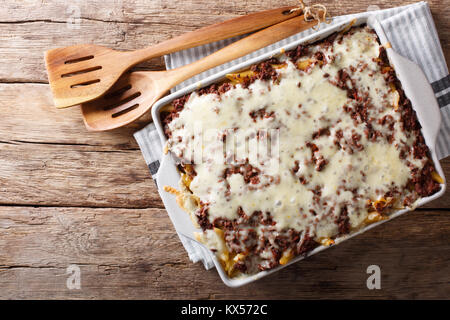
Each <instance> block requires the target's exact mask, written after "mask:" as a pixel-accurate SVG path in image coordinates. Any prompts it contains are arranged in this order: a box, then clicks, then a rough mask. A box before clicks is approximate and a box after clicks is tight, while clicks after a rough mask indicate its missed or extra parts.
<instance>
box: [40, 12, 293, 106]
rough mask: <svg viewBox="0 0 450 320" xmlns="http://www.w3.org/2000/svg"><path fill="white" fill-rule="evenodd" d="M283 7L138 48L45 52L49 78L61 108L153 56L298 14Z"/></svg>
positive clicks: (98, 93)
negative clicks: (129, 49) (151, 45)
mask: <svg viewBox="0 0 450 320" xmlns="http://www.w3.org/2000/svg"><path fill="white" fill-rule="evenodd" d="M293 8H294V7H283V8H279V9H273V10H267V11H262V12H258V13H253V14H250V15H247V16H243V17H238V18H235V19H231V20H227V21H225V22H222V23H218V24H215V25H212V26H208V27H205V28H202V29H199V30H196V31H192V32H189V33H186V34H184V35H181V36H179V37H176V38H173V39H170V40H167V41H164V42H162V43H159V44H157V45H154V46H153V47H148V48H145V49H141V50H137V51H116V50H112V49H109V48H105V47H101V46H97V45H90V44H84V45H74V46H70V47H65V48H58V49H52V50H49V51H47V52H46V53H45V64H46V67H47V73H48V79H49V83H50V87H51V90H52V93H53V100H54V102H55V105H56V107H57V108H65V107H70V106H73V105H77V104H81V103H83V102H87V101H90V100H93V99H96V98H98V97H100V96H101V95H102V94H104V93H105V92H106V91H107V90H108V89H109V88H111V86H112V85H113V84H114V83H115V82H116V81H117V80H118V79H119V77H120V76H121V75H122V74H123V73H124V72H125V71H126V70H128V69H129V68H130V67H132V66H134V65H136V64H138V63H140V62H142V61H145V60H149V59H151V58H155V57H159V56H162V55H164V54H168V53H171V52H175V51H179V50H183V49H187V48H192V47H196V46H199V45H202V44H206V43H210V42H214V41H218V40H223V39H226V38H231V37H234V36H238V35H242V34H246V33H249V32H253V31H256V30H260V29H263V28H266V27H268V26H271V25H274V24H277V23H279V22H282V21H285V20H288V19H290V18H293V17H295V16H298V15H299V14H300V13H301V12H300V10H297V11H294V12H291V9H293Z"/></svg>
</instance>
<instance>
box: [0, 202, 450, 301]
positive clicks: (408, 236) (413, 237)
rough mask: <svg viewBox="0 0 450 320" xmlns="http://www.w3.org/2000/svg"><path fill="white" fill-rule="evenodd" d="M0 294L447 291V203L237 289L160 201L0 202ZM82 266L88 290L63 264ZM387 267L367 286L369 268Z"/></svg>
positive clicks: (400, 294) (409, 294) (375, 294)
mask: <svg viewBox="0 0 450 320" xmlns="http://www.w3.org/2000/svg"><path fill="white" fill-rule="evenodd" d="M0 230H1V237H0V247H2V248H4V249H5V250H3V249H2V250H1V251H0V287H1V288H2V290H0V298H37V299H45V298H50V299H55V298H100V299H107V298H119V299H123V298H130V299H146V298H153V299H158V298H161V299H172V298H188V299H197V298H205V299H206V298H216V299H222V298H233V299H248V298H252V299H264V298H265V299H273V298H277V299H280V298H288V299H296V298H344V299H345V298H382V297H384V298H446V297H448V296H449V294H450V284H449V281H448V273H449V272H450V263H449V262H450V261H449V253H450V245H449V243H448V233H449V232H450V219H449V212H448V211H416V212H414V213H409V214H407V215H404V216H402V217H399V218H397V219H395V220H393V221H390V222H388V223H386V224H384V225H382V226H379V227H377V228H375V229H373V230H371V231H368V232H366V233H365V234H363V235H360V236H358V237H357V238H354V239H351V240H349V241H347V242H345V243H343V244H340V245H339V246H336V247H335V248H330V249H329V250H327V251H324V252H322V253H320V254H318V255H316V256H313V257H310V258H308V259H306V260H304V261H302V262H299V263H297V264H295V265H293V266H290V267H288V268H287V269H285V270H283V271H281V272H278V273H276V274H274V275H272V276H270V277H267V278H265V279H262V280H260V281H257V282H256V283H254V284H251V285H249V286H245V287H242V288H239V289H230V288H227V287H225V285H223V284H222V283H221V281H220V279H219V277H218V275H217V273H216V272H215V270H210V271H205V270H203V266H201V265H200V264H195V265H194V264H192V263H191V262H190V261H188V259H187V257H186V253H185V252H184V249H183V248H182V246H181V244H180V242H179V240H178V239H177V236H176V235H175V233H174V230H173V228H172V226H171V225H170V221H169V219H168V217H167V216H166V214H165V212H164V210H162V209H133V210H129V209H127V210H125V209H116V210H110V209H88V208H23V207H14V208H12V207H0ZM69 264H77V265H79V267H80V269H81V290H68V289H67V288H66V279H67V275H66V268H67V266H68V265H69ZM372 264H376V265H378V266H380V268H381V274H382V277H381V287H382V289H381V290H368V289H367V287H366V279H367V277H368V275H367V274H366V268H367V267H368V266H369V265H372Z"/></svg>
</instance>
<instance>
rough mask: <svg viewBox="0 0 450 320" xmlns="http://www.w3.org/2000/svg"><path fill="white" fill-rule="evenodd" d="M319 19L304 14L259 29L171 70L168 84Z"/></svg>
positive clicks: (171, 85)
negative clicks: (309, 19)
mask: <svg viewBox="0 0 450 320" xmlns="http://www.w3.org/2000/svg"><path fill="white" fill-rule="evenodd" d="M316 24H317V21H313V22H306V21H305V20H304V18H303V16H299V17H295V18H292V19H289V20H287V21H284V22H281V23H279V24H276V25H274V26H271V27H269V28H266V29H264V30H261V31H258V32H256V33H254V34H252V35H250V36H248V37H245V38H244V39H241V40H239V41H236V42H234V43H232V44H230V45H228V46H226V47H225V48H223V49H221V50H219V51H216V52H214V53H213V54H211V55H209V56H207V57H204V58H203V59H200V60H197V61H195V62H193V63H191V64H188V65H186V66H183V67H180V68H176V69H172V70H170V71H169V72H170V77H166V81H168V83H166V85H167V86H168V87H173V86H176V85H177V84H179V83H180V82H183V81H184V80H187V79H189V78H191V77H193V76H194V75H197V74H199V73H201V72H203V71H206V70H208V69H211V68H214V67H217V66H219V65H221V64H224V63H226V62H229V61H231V60H234V59H237V58H240V57H242V56H245V55H247V54H249V53H251V52H253V51H255V50H258V49H261V48H264V47H266V46H268V45H270V44H273V43H275V42H277V41H280V40H282V39H284V38H287V37H289V36H292V35H294V34H296V33H299V32H301V31H304V30H306V29H309V28H312V27H313V26H315V25H316Z"/></svg>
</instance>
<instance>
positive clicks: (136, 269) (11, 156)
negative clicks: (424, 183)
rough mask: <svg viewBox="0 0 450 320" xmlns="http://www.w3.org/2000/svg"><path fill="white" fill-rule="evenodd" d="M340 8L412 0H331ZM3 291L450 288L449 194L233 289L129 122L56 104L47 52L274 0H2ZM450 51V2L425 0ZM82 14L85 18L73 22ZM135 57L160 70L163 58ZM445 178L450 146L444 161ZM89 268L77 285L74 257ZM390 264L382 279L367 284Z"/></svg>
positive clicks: (246, 292)
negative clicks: (72, 279) (163, 190)
mask: <svg viewBox="0 0 450 320" xmlns="http://www.w3.org/2000/svg"><path fill="white" fill-rule="evenodd" d="M320 2H321V3H324V4H325V5H327V7H328V8H329V10H330V11H331V13H332V14H333V15H340V14H345V13H356V12H360V11H366V10H367V8H368V6H369V5H372V6H373V5H377V6H379V7H380V8H388V7H392V6H398V5H403V4H408V3H413V2H412V1H402V0H389V1H387V0H375V1H368V0H360V1H352V0H339V1H332V0H322V1H320ZM1 3H2V5H1V9H0V39H1V41H0V298H2V299H17V298H20V299H57V298H63V299H64V298H69V299H82V298H87V299H113V298H118V299H173V298H180V299H223V298H231V299H254V298H265V299H298V298H449V297H450V276H449V274H450V259H449V257H450V242H449V233H450V218H449V214H450V194H449V192H447V193H446V194H445V195H444V196H443V197H442V198H440V199H438V200H436V201H434V202H432V203H430V204H428V205H427V206H426V207H424V208H421V209H418V210H416V211H415V212H412V213H408V214H406V215H404V216H402V217H399V218H397V219H394V220H393V221H390V222H388V223H386V224H384V225H382V226H380V227H377V228H375V229H373V230H371V231H369V232H367V233H365V234H363V235H361V236H359V237H358V238H356V239H353V240H350V241H347V242H345V243H343V244H341V245H339V246H337V247H334V248H330V249H329V250H327V251H324V252H322V253H320V254H318V255H316V256H313V257H310V258H308V259H306V260H304V261H302V262H300V263H297V264H295V265H292V266H290V267H288V268H286V269H285V270H283V271H281V272H278V273H276V274H274V275H272V276H269V277H267V278H264V279H262V280H260V281H257V282H255V283H253V284H251V285H248V286H245V287H242V288H238V289H230V288H227V287H226V286H225V285H224V284H223V283H222V282H221V281H220V278H219V276H218V275H217V272H216V271H215V270H209V271H205V270H204V267H203V266H202V265H200V264H193V263H191V262H190V261H189V259H188V257H187V254H186V252H185V251H184V249H183V247H182V245H181V243H180V241H179V239H178V237H177V236H176V234H175V231H174V229H173V227H172V225H171V223H170V220H169V218H168V216H167V214H166V212H165V210H164V207H163V204H162V202H161V200H160V198H159V196H158V194H157V191H156V188H155V185H154V183H153V181H152V179H151V177H150V174H149V172H148V169H147V167H146V164H145V162H144V159H143V158H142V155H141V153H140V151H139V149H138V146H137V144H136V142H135V140H134V139H133V137H132V133H133V132H135V131H136V130H137V129H139V128H141V127H142V126H144V125H145V124H147V123H148V122H149V121H150V118H149V117H148V116H147V117H144V118H143V119H141V120H140V121H138V122H137V123H135V124H132V125H130V126H128V127H125V128H122V129H119V130H116V131H112V132H103V133H89V132H87V131H86V130H85V128H84V125H83V123H82V120H81V116H80V110H79V109H77V108H70V109H65V110H56V109H55V108H54V106H53V104H52V99H51V93H50V89H49V86H48V84H47V78H46V74H45V67H44V60H43V52H44V51H45V50H47V49H50V48H55V47H60V46H65V45H71V44H77V43H96V44H101V45H107V46H109V47H112V48H117V49H136V48H141V47H143V46H146V45H151V44H154V43H157V42H159V41H162V40H164V39H168V38H170V37H173V36H175V35H179V34H182V33H183V32H186V31H188V30H194V29H196V28H199V27H202V26H206V25H209V24H212V23H215V22H219V21H223V20H225V19H229V18H232V17H236V16H239V15H243V14H246V13H250V12H256V11H260V10H264V9H270V8H276V7H279V6H283V5H293V4H295V1H293V0H292V1H282V2H280V1H275V0H239V1H238V0H230V1H207V0H184V1H175V0H133V1H125V0H91V1H85V0H74V1H71V2H70V4H69V2H65V1H57V0H26V1H20V2H19V1H17V2H16V1H1ZM429 4H430V7H431V11H432V14H433V17H434V19H435V23H436V27H437V30H438V33H439V36H440V39H441V44H442V47H443V50H444V54H445V57H446V60H447V64H448V63H449V62H450V20H449V18H448V17H449V16H450V6H449V5H448V1H445V0H432V1H429ZM78 12H79V14H80V16H81V18H80V19H79V21H78V20H77V21H78V22H79V24H78V25H75V26H78V27H79V28H78V29H74V28H73V27H74V25H73V24H68V23H67V21H68V20H69V19H71V17H73V15H74V14H76V13H78ZM138 69H144V70H147V69H153V70H155V69H157V70H162V69H164V63H163V60H162V58H158V59H153V60H152V61H149V62H147V63H144V64H142V65H140V66H139V67H138ZM441 163H442V165H443V167H444V171H445V172H446V175H447V177H449V176H450V175H449V174H450V158H447V159H444V160H442V161H441ZM71 264H76V265H78V266H79V267H80V270H81V289H80V290H76V289H75V290H70V289H68V288H67V286H66V281H67V277H68V275H67V274H66V269H67V267H68V266H69V265H71ZM372 264H376V265H379V266H380V268H381V273H382V277H381V287H382V289H381V290H369V289H367V286H366V280H367V277H368V274H367V273H366V269H367V267H368V266H369V265H372Z"/></svg>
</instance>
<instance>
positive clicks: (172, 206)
mask: <svg viewBox="0 0 450 320" xmlns="http://www.w3.org/2000/svg"><path fill="white" fill-rule="evenodd" d="M364 23H367V25H368V26H370V27H372V28H373V29H374V30H375V31H376V33H377V35H378V37H379V39H380V41H381V43H382V44H386V43H388V39H387V38H386V35H385V33H384V31H383V29H382V27H381V25H380V23H379V22H378V21H377V20H376V18H375V17H374V16H372V17H369V18H360V19H356V20H354V19H353V20H349V21H346V22H342V23H339V24H337V25H333V26H325V27H323V26H322V29H321V30H319V31H318V32H316V33H315V34H313V35H311V36H308V37H305V38H303V39H301V40H297V41H294V42H292V43H290V44H289V45H286V46H284V47H282V48H278V49H276V50H274V51H271V52H269V53H266V54H263V55H261V56H259V57H256V58H253V59H249V60H248V61H245V62H244V63H241V64H238V65H236V66H234V67H232V68H229V69H227V70H224V71H222V72H220V73H218V74H216V75H214V76H211V77H208V78H206V79H204V80H203V81H201V82H199V83H195V84H193V85H190V86H188V87H186V88H184V89H182V90H179V91H177V92H175V93H172V94H170V95H169V96H166V97H165V98H163V99H161V100H159V101H158V102H157V103H156V104H155V105H154V106H153V109H152V116H153V121H154V123H155V125H156V128H157V130H158V133H159V136H160V138H161V141H162V143H163V145H164V144H165V143H166V137H165V135H164V130H163V126H162V123H161V119H160V109H161V107H163V106H165V105H167V104H169V103H170V102H171V101H172V100H174V99H177V98H179V97H181V96H183V95H185V94H188V93H190V92H192V91H195V90H198V89H199V88H201V87H204V86H207V85H209V84H212V83H215V82H219V81H220V80H222V79H224V78H225V75H226V74H227V73H231V72H236V71H239V70H244V69H246V68H248V67H249V66H251V65H253V64H256V63H259V62H261V61H264V60H266V59H269V58H271V57H273V56H277V55H279V54H280V52H284V50H286V51H287V50H291V49H293V48H295V47H297V46H298V45H299V44H306V43H312V42H315V41H317V40H321V39H323V38H325V37H327V36H329V35H330V34H332V33H334V32H339V31H342V30H344V29H345V28H347V27H349V26H350V25H353V26H358V25H361V24H364ZM387 55H388V58H389V60H390V63H391V64H392V65H393V66H394V69H395V71H396V73H397V77H398V79H399V80H400V82H401V83H402V86H403V89H404V91H405V93H406V95H407V97H408V98H409V99H410V100H411V102H412V106H413V108H414V110H415V111H416V113H417V117H418V119H419V122H420V124H421V125H422V134H423V136H424V138H425V142H426V144H427V145H428V147H429V148H430V152H431V155H432V159H433V161H434V165H435V167H436V170H437V171H438V173H439V175H440V176H441V177H443V178H444V179H445V177H444V173H443V171H442V167H441V166H440V164H439V160H438V158H437V156H436V148H435V145H436V138H437V135H438V132H439V127H440V124H441V114H440V111H439V106H438V103H437V101H436V98H435V96H434V93H433V90H432V88H431V86H430V84H429V83H428V80H427V78H426V77H425V75H424V73H423V72H422V70H421V69H420V67H419V66H417V65H416V64H415V63H413V62H411V61H409V60H408V59H406V58H404V57H402V56H400V55H399V54H397V53H396V52H395V51H394V50H393V49H392V48H387ZM179 179H180V175H179V173H178V171H177V169H176V165H175V162H174V159H173V158H172V156H171V155H170V153H169V154H167V155H164V156H163V159H162V161H161V166H160V168H159V171H158V175H157V181H158V191H159V193H160V195H161V198H162V200H163V202H164V205H165V207H166V210H167V212H168V214H169V216H170V219H171V220H172V223H173V224H174V226H175V229H176V230H177V231H178V232H179V233H181V234H183V235H185V236H186V237H188V238H190V239H193V240H194V241H196V240H195V238H194V234H193V233H194V232H198V231H200V230H198V229H196V228H195V227H194V225H193V224H192V222H191V220H190V218H189V216H188V214H187V213H186V212H184V211H183V210H182V209H181V208H180V207H179V206H178V204H177V203H176V202H175V197H174V196H173V195H171V194H168V193H167V192H165V191H164V190H162V188H163V186H165V185H168V186H172V187H174V188H178V181H179ZM445 188H446V185H445V182H444V183H443V184H442V185H441V190H440V191H439V192H437V193H435V194H434V195H432V196H430V197H426V198H423V199H421V200H420V201H419V202H418V204H417V206H422V205H424V204H425V203H427V202H430V201H432V200H434V199H437V198H439V197H440V196H442V195H443V194H444V192H445ZM408 211H411V209H404V210H400V211H398V212H395V213H393V214H391V215H390V216H389V219H387V220H382V221H380V222H377V223H373V224H370V225H368V226H366V227H364V228H362V229H360V230H359V231H357V232H354V233H352V234H350V235H345V236H342V237H339V238H337V239H336V240H335V244H339V243H341V242H342V241H344V240H347V239H349V238H352V237H354V236H356V235H358V234H360V233H363V232H365V231H367V230H369V229H372V228H374V227H376V226H378V225H380V224H381V223H384V222H386V221H388V220H391V219H393V218H395V217H398V216H400V215H402V214H404V213H406V212H408ZM326 248H327V247H324V246H319V247H317V248H315V249H314V250H312V251H311V252H309V254H308V255H307V256H310V255H313V254H316V253H318V252H320V251H322V250H325V249H326ZM211 256H212V257H213V260H214V264H215V266H216V269H217V271H218V272H219V275H220V277H221V279H222V280H223V282H224V283H225V284H226V285H227V286H229V287H239V286H242V285H244V284H248V283H250V282H253V281H255V280H257V279H260V278H262V277H264V276H267V275H269V274H271V273H274V272H277V271H279V270H281V269H283V268H285V267H287V266H288V265H290V264H293V263H296V262H298V261H300V260H302V259H304V258H305V257H303V256H299V257H296V258H294V259H292V260H291V261H290V262H289V263H288V264H286V265H283V266H278V267H276V268H274V269H272V270H269V271H261V272H259V273H257V274H255V275H251V276H248V277H245V278H239V279H232V278H230V277H228V275H227V274H226V272H225V271H224V270H223V268H222V266H221V264H220V262H219V261H218V259H217V258H216V257H215V255H214V254H213V253H212V252H211Z"/></svg>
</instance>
